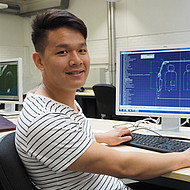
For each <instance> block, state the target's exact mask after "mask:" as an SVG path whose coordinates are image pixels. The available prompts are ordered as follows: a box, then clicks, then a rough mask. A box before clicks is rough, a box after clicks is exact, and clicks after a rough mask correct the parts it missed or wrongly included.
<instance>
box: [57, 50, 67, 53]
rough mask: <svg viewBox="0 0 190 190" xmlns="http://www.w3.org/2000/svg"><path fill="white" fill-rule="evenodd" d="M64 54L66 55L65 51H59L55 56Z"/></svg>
mask: <svg viewBox="0 0 190 190" xmlns="http://www.w3.org/2000/svg"><path fill="white" fill-rule="evenodd" d="M66 53H67V51H66V50H64V51H59V52H58V53H57V54H66Z"/></svg>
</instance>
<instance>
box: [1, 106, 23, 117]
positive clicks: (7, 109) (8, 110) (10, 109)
mask: <svg viewBox="0 0 190 190" xmlns="http://www.w3.org/2000/svg"><path fill="white" fill-rule="evenodd" d="M19 114H20V111H15V103H5V108H4V109H2V110H0V115H5V116H10V115H19Z"/></svg>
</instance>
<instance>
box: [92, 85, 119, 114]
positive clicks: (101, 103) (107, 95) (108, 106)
mask: <svg viewBox="0 0 190 190" xmlns="http://www.w3.org/2000/svg"><path fill="white" fill-rule="evenodd" d="M92 89H93V91H94V94H95V97H96V103H97V108H98V112H100V114H106V115H107V116H108V118H109V117H110V118H111V117H112V115H115V95H116V88H115V86H113V85H111V84H95V85H94V86H93V87H92Z"/></svg>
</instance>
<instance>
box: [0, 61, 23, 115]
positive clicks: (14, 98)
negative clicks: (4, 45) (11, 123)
mask: <svg viewBox="0 0 190 190" xmlns="http://www.w3.org/2000/svg"><path fill="white" fill-rule="evenodd" d="M22 97H23V92H22V59H21V58H16V59H9V60H0V103H3V104H5V106H4V107H5V108H4V110H0V114H2V115H7V114H12V113H13V112H14V113H16V112H15V104H22V100H23V98H22Z"/></svg>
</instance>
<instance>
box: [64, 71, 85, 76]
mask: <svg viewBox="0 0 190 190" xmlns="http://www.w3.org/2000/svg"><path fill="white" fill-rule="evenodd" d="M83 72H84V70H82V71H73V72H66V73H67V74H69V75H77V74H80V73H83Z"/></svg>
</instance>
